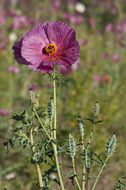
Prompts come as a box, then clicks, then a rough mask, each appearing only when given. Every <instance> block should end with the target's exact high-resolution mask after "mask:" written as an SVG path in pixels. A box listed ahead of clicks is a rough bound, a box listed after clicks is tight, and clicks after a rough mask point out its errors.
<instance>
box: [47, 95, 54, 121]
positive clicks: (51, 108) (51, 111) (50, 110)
mask: <svg viewBox="0 0 126 190" xmlns="http://www.w3.org/2000/svg"><path fill="white" fill-rule="evenodd" d="M54 110H55V107H54V102H53V98H52V97H51V98H50V102H49V104H48V115H49V118H50V120H53V117H54Z"/></svg>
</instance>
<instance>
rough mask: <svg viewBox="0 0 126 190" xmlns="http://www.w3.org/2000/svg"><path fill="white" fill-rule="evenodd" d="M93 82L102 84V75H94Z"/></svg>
mask: <svg viewBox="0 0 126 190" xmlns="http://www.w3.org/2000/svg"><path fill="white" fill-rule="evenodd" d="M93 80H94V81H96V82H100V81H101V80H102V77H101V75H98V74H95V75H93Z"/></svg>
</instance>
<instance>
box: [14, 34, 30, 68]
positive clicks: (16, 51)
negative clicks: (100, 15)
mask: <svg viewBox="0 0 126 190" xmlns="http://www.w3.org/2000/svg"><path fill="white" fill-rule="evenodd" d="M22 41H23V38H21V40H19V41H17V42H15V44H14V45H13V47H12V49H13V50H14V56H15V59H16V61H17V62H18V63H19V64H26V65H28V64H30V63H28V62H27V61H26V60H25V59H24V58H23V57H22V55H21V47H22Z"/></svg>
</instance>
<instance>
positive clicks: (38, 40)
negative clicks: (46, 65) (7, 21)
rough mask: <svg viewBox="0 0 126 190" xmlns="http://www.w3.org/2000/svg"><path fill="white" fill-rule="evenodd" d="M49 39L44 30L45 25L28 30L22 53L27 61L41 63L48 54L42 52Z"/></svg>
mask: <svg viewBox="0 0 126 190" xmlns="http://www.w3.org/2000/svg"><path fill="white" fill-rule="evenodd" d="M47 44H49V40H48V38H47V36H46V34H45V31H44V30H43V25H38V26H37V27H35V28H34V29H33V30H31V31H30V32H28V33H27V34H26V35H25V36H24V39H23V42H22V48H21V54H22V56H23V58H24V59H26V61H28V62H31V63H32V64H37V63H41V62H42V61H44V60H45V59H47V56H45V55H44V54H43V53H42V50H43V48H44V47H45V46H46V45H47Z"/></svg>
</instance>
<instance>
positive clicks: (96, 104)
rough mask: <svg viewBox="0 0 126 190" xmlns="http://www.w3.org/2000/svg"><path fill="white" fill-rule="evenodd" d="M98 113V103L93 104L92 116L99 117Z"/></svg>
mask: <svg viewBox="0 0 126 190" xmlns="http://www.w3.org/2000/svg"><path fill="white" fill-rule="evenodd" d="M99 112H100V105H99V103H98V102H95V105H94V116H95V117H96V116H98V115H99Z"/></svg>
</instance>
